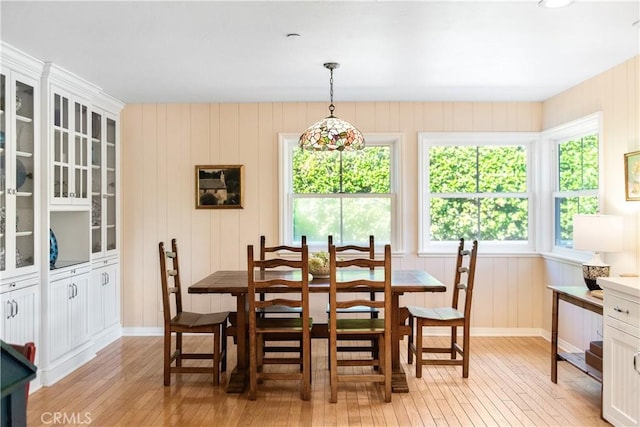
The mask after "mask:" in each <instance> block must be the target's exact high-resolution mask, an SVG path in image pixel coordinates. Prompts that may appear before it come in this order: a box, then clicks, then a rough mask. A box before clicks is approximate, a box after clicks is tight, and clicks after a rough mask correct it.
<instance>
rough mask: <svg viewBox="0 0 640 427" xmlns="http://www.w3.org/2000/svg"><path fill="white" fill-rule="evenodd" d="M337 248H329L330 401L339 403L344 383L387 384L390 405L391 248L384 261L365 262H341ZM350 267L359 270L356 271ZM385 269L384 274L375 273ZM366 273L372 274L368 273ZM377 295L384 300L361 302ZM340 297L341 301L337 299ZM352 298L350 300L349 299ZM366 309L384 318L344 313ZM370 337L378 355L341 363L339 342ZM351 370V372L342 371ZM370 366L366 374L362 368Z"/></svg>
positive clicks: (385, 396) (359, 259)
mask: <svg viewBox="0 0 640 427" xmlns="http://www.w3.org/2000/svg"><path fill="white" fill-rule="evenodd" d="M336 254H337V252H336V247H335V246H333V245H331V246H330V247H329V262H330V278H329V307H330V313H329V359H330V368H329V369H330V383H331V398H330V401H331V402H332V403H335V402H337V401H338V384H339V383H341V382H376V383H383V384H384V400H385V402H390V401H391V377H392V372H391V246H390V245H385V247H384V259H380V260H372V259H365V258H357V259H349V260H338V259H337V256H336ZM351 267H358V269H359V271H358V269H353V268H351ZM376 268H378V269H383V270H382V271H372V270H375V269H376ZM363 269H367V270H369V271H368V272H366V271H363ZM362 290H366V291H376V292H378V293H380V294H381V295H382V298H381V299H374V300H373V301H372V300H371V299H362V298H358V292H360V291H362ZM339 294H340V296H341V298H340V299H338V295H339ZM348 298H351V299H348ZM355 306H366V307H371V308H376V309H378V310H379V309H384V318H376V319H372V318H353V317H346V318H345V314H344V313H343V312H341V311H342V310H343V309H347V308H349V307H355ZM362 336H368V337H369V338H370V339H376V340H377V343H378V349H379V351H378V355H377V358H376V357H370V358H358V357H354V358H349V359H346V358H341V359H338V341H339V340H345V339H351V337H358V338H360V337H362ZM345 366H349V367H356V368H351V369H350V370H349V371H344V370H341V369H340V368H342V367H345ZM366 366H371V367H372V368H375V367H377V368H378V370H377V371H376V370H375V369H372V370H371V371H369V372H368V371H367V370H365V369H363V368H358V367H366Z"/></svg>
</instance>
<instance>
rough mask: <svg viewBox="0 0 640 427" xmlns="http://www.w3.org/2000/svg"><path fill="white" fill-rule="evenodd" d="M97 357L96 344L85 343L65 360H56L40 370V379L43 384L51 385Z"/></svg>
mask: <svg viewBox="0 0 640 427" xmlns="http://www.w3.org/2000/svg"><path fill="white" fill-rule="evenodd" d="M94 357H96V353H95V351H94V346H93V344H92V343H91V342H88V343H87V344H85V345H83V346H82V347H80V348H79V349H77V350H74V352H73V353H71V354H70V355H68V356H66V358H64V359H63V360H60V361H56V362H54V363H52V364H51V365H49V366H47V367H45V368H43V369H42V370H41V371H40V374H41V375H40V381H41V383H42V385H43V386H50V385H53V384H55V383H56V382H58V381H60V380H61V379H62V378H64V377H66V376H67V375H69V374H70V373H71V372H73V371H75V370H76V369H78V368H79V367H80V366H82V365H84V364H85V363H87V362H88V361H90V360H91V359H93V358H94Z"/></svg>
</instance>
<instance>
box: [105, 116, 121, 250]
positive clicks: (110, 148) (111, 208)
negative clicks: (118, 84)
mask: <svg viewBox="0 0 640 427" xmlns="http://www.w3.org/2000/svg"><path fill="white" fill-rule="evenodd" d="M106 123H107V138H106V141H105V162H106V167H105V183H104V186H105V188H104V191H105V195H106V198H105V199H104V201H105V203H106V206H105V207H104V209H105V219H106V224H105V231H106V241H107V251H113V250H116V249H117V247H116V245H117V242H116V235H117V233H116V228H117V227H116V225H117V224H116V221H117V218H116V211H117V209H116V200H117V196H118V195H117V194H116V167H117V164H116V121H115V120H113V119H110V118H108V117H107V121H106Z"/></svg>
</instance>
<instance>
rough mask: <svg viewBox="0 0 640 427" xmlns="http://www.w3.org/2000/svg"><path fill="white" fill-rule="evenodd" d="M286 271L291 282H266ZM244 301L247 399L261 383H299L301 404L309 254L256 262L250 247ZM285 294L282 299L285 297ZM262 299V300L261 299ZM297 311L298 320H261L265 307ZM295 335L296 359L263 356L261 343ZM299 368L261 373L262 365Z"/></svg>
mask: <svg viewBox="0 0 640 427" xmlns="http://www.w3.org/2000/svg"><path fill="white" fill-rule="evenodd" d="M282 268H288V269H291V271H292V276H291V278H287V279H283V278H270V276H269V271H270V270H272V269H279V270H280V269H282ZM247 272H248V275H247V276H248V278H247V281H248V296H247V297H248V299H249V314H248V317H249V399H250V400H255V399H256V397H257V388H258V382H259V381H264V380H296V381H300V385H301V390H300V396H301V398H302V400H309V399H310V398H311V327H312V323H313V320H312V319H311V318H310V317H309V251H308V248H307V246H306V245H303V246H302V252H301V258H300V259H299V260H290V259H283V258H272V259H268V260H256V259H254V254H253V245H249V246H247ZM285 294H286V295H285ZM261 295H264V297H261ZM275 306H287V307H292V308H299V309H300V310H301V316H295V317H291V316H287V317H284V316H264V315H263V312H264V310H265V309H268V308H269V307H275ZM292 334H297V335H298V336H299V337H300V339H301V340H302V352H301V353H300V355H299V357H281V356H279V355H277V354H274V355H272V356H270V355H267V354H265V353H264V350H263V348H264V342H265V341H266V340H269V339H270V337H272V336H276V337H277V336H283V335H284V336H291V335H292ZM276 364H283V365H292V364H293V365H301V366H302V369H301V370H297V371H295V372H291V371H290V370H279V371H275V370H271V369H268V368H267V369H265V366H266V365H276Z"/></svg>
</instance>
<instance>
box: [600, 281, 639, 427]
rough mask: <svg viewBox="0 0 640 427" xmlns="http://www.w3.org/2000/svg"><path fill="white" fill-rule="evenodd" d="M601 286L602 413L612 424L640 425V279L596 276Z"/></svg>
mask: <svg viewBox="0 0 640 427" xmlns="http://www.w3.org/2000/svg"><path fill="white" fill-rule="evenodd" d="M598 284H599V285H600V286H601V287H602V288H603V289H604V313H603V322H602V323H603V326H604V328H603V329H604V334H603V359H602V360H603V366H602V367H603V372H602V374H603V383H602V415H603V417H604V419H605V420H607V421H609V422H610V423H611V424H613V425H614V426H631V425H634V426H637V425H640V288H639V287H638V285H639V284H640V282H639V281H638V278H613V277H611V278H607V279H598Z"/></svg>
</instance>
